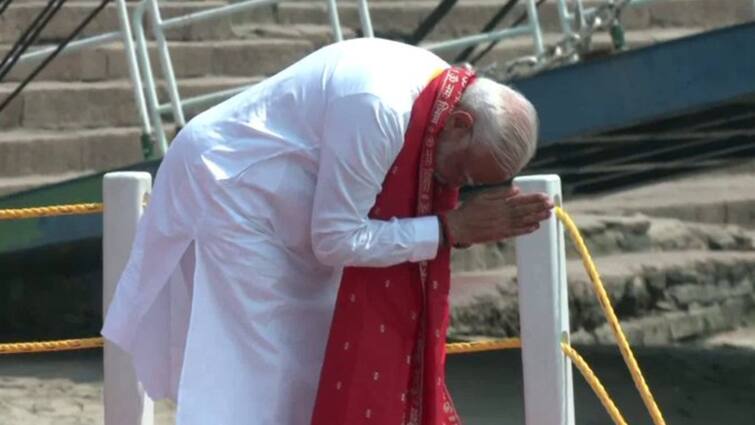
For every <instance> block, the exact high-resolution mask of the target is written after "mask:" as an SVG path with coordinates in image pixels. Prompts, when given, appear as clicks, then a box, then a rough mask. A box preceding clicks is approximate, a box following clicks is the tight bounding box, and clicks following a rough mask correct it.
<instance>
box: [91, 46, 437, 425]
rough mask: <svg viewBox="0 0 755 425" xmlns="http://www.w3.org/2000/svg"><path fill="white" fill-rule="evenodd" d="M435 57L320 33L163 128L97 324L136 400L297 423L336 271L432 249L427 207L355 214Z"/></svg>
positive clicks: (308, 401) (186, 418)
mask: <svg viewBox="0 0 755 425" xmlns="http://www.w3.org/2000/svg"><path fill="white" fill-rule="evenodd" d="M447 66H448V65H447V64H446V63H445V62H443V61H442V60H441V59H439V58H438V57H436V56H435V55H433V54H431V53H429V52H427V51H424V50H421V49H419V48H415V47H410V46H406V45H403V44H399V43H394V42H389V41H384V40H375V39H359V40H353V41H347V42H343V43H339V44H334V45H331V46H328V47H325V48H323V49H320V50H319V51H317V52H315V53H313V54H311V55H309V56H307V57H306V58H304V59H303V60H301V61H300V62H298V63H296V64H294V65H292V66H291V67H289V68H287V69H286V70H284V71H282V72H281V73H279V74H277V75H275V76H274V77H271V78H269V79H268V80H266V81H265V82H263V83H261V84H259V85H257V86H255V87H253V88H251V89H249V90H247V91H244V92H243V93H241V94H239V95H237V96H235V97H233V98H232V99H229V100H228V101H226V102H224V103H222V104H220V105H218V106H216V107H214V108H212V109H210V110H208V111H206V112H204V113H202V114H201V115H199V116H197V117H196V118H194V119H193V120H192V121H191V122H190V123H189V124H188V125H187V126H186V127H185V128H184V129H183V130H182V131H181V133H180V134H179V135H178V136H177V137H176V139H175V140H174V142H173V144H172V145H171V148H170V150H169V151H168V154H167V155H166V157H165V159H164V160H163V163H162V165H161V167H160V171H159V173H158V175H157V179H156V182H155V186H154V190H153V192H152V197H151V200H150V203H149V206H148V208H147V210H146V212H145V214H144V217H143V218H142V220H141V222H140V224H139V227H138V230H137V235H136V240H135V242H134V246H133V250H132V252H131V257H130V259H129V262H128V264H127V266H126V269H125V271H124V272H123V275H122V277H121V280H120V282H119V284H118V288H117V291H116V294H115V297H114V299H113V302H112V304H111V305H110V309H109V311H108V314H107V318H106V321H105V325H104V328H103V330H102V333H103V335H104V336H105V337H106V338H108V339H109V340H111V341H113V342H114V343H116V344H118V345H119V346H121V347H122V348H123V349H125V350H126V351H128V352H130V353H131V355H132V357H133V360H134V366H135V368H136V371H137V375H138V376H139V378H140V380H141V381H142V383H143V384H144V386H145V389H146V390H147V392H148V394H149V395H150V396H151V397H152V398H155V399H160V398H165V397H168V398H172V399H174V400H176V401H177V403H178V412H177V422H178V424H180V425H195V424H196V425H207V424H213V425H235V424H244V425H257V424H259V425H263V424H264V425H271V424H275V425H302V424H308V423H309V421H310V415H311V411H312V407H313V404H314V398H315V395H316V390H317V384H318V378H319V374H320V367H321V363H322V360H323V355H324V351H325V344H326V341H327V337H328V331H329V327H330V321H331V318H332V313H333V306H334V301H335V296H336V293H337V290H338V283H339V281H340V278H341V273H342V270H343V267H344V266H351V265H353V266H378V267H379V266H388V265H392V264H397V263H401V262H405V261H420V260H425V259H431V258H433V257H434V256H435V254H436V251H437V246H438V239H439V231H438V223H437V220H436V219H435V218H434V217H424V218H414V219H394V220H391V221H378V220H370V219H368V218H367V214H368V211H369V210H370V208H371V207H372V205H373V204H374V201H375V196H376V195H377V194H378V193H379V192H380V190H381V184H382V182H383V179H384V178H385V176H386V175H387V173H388V172H390V171H391V170H390V167H391V166H392V164H393V162H394V160H395V158H396V156H397V155H398V153H399V151H400V149H401V147H402V145H403V139H404V133H405V131H406V129H407V126H408V123H409V118H410V112H411V108H412V105H413V102H414V100H415V99H416V98H417V96H418V95H419V93H420V91H421V90H422V89H423V88H424V87H425V85H426V84H427V83H428V82H429V80H430V79H431V78H432V76H433V75H434V74H435V73H436V72H437V71H438V70H439V69H442V68H445V67H447ZM407 184H416V182H407Z"/></svg>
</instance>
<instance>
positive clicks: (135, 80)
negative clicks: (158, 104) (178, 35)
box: [116, 0, 152, 135]
mask: <svg viewBox="0 0 755 425" xmlns="http://www.w3.org/2000/svg"><path fill="white" fill-rule="evenodd" d="M116 7H117V8H118V22H119V24H120V26H121V35H122V38H123V48H124V49H125V51H126V62H127V63H128V75H129V78H131V84H132V86H133V89H134V102H136V109H137V111H138V113H139V118H141V120H142V135H145V134H147V135H148V134H151V133H152V126H151V125H150V122H149V116H148V115H147V104H146V101H145V100H144V88H143V87H142V77H141V75H140V73H139V66H138V65H137V62H136V53H135V51H134V39H133V36H132V34H131V23H130V21H129V19H128V9H127V8H126V0H117V1H116Z"/></svg>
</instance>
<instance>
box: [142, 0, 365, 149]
mask: <svg viewBox="0 0 755 425" xmlns="http://www.w3.org/2000/svg"><path fill="white" fill-rule="evenodd" d="M279 1H280V0H243V1H239V2H236V3H233V4H229V5H225V6H220V7H216V8H213V9H209V10H203V11H199V12H194V13H190V14H187V15H183V16H177V17H174V18H170V19H165V20H161V19H160V18H159V7H158V4H157V0H142V1H141V2H139V4H138V5H137V8H136V10H135V11H134V15H133V22H132V24H133V26H134V32H135V33H136V45H137V57H138V59H139V65H140V67H141V72H142V73H144V78H145V84H146V93H147V97H146V99H147V103H148V106H149V116H150V117H151V119H152V122H153V125H154V127H155V133H156V134H155V136H156V137H157V154H158V155H164V154H165V151H166V150H167V147H168V141H167V138H166V137H165V131H164V129H163V125H162V119H161V117H160V114H161V113H165V112H167V111H172V112H173V116H174V119H175V121H176V122H177V123H178V125H179V126H183V125H185V119H184V115H183V110H184V108H186V107H188V106H190V105H191V106H193V105H199V104H205V103H207V102H211V101H213V100H215V99H219V98H221V99H222V98H226V97H228V95H229V93H232V92H240V91H242V90H244V89H245V88H246V87H243V88H238V89H230V90H222V91H219V92H215V93H209V94H205V95H201V96H196V97H193V98H189V99H185V100H183V101H182V100H181V98H180V95H179V91H178V87H177V84H176V77H175V72H174V71H173V68H172V65H171V60H170V53H169V50H168V47H167V41H166V40H165V36H164V31H165V30H167V29H172V28H177V27H180V26H184V25H189V24H192V23H194V22H199V21H205V20H211V19H218V18H222V17H224V16H229V15H233V14H236V13H239V12H242V11H245V10H250V9H253V8H256V7H260V6H265V5H269V4H274V3H278V2H279ZM147 3H148V5H149V6H150V10H149V12H150V14H151V19H152V20H153V31H154V34H155V38H156V39H157V43H158V56H159V57H160V61H161V64H162V72H163V78H164V79H165V80H166V83H167V86H168V94H169V97H170V102H168V103H166V104H159V101H158V96H157V89H156V85H155V81H154V75H153V73H152V66H151V63H150V60H149V54H148V52H147V48H146V37H145V35H144V24H143V15H144V13H145V12H146V10H145V7H146V6H147ZM362 3H363V4H362ZM359 7H360V9H359V13H360V19H361V20H362V25H363V31H364V32H365V33H371V32H372V24H371V21H370V16H369V9H368V8H367V3H366V1H365V0H360V4H359ZM328 8H329V16H330V23H331V29H332V30H333V34H334V37H335V38H336V39H339V38H341V39H342V38H343V35H342V33H341V29H340V21H339V19H338V10H337V7H336V2H335V0H328ZM155 17H157V18H155ZM233 94H235V93H233Z"/></svg>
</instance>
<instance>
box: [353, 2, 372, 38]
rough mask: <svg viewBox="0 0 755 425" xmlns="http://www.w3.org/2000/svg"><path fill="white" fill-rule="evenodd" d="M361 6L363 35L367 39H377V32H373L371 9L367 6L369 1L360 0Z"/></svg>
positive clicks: (360, 15)
mask: <svg viewBox="0 0 755 425" xmlns="http://www.w3.org/2000/svg"><path fill="white" fill-rule="evenodd" d="M357 4H358V5H359V20H360V21H362V34H364V36H365V37H370V38H372V37H375V32H374V31H372V19H370V8H369V7H368V6H367V0H358V1H357Z"/></svg>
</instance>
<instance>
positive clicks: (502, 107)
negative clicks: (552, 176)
mask: <svg viewBox="0 0 755 425" xmlns="http://www.w3.org/2000/svg"><path fill="white" fill-rule="evenodd" d="M459 106H460V107H461V108H462V109H464V110H467V111H469V112H470V113H471V114H472V115H473V116H474V117H475V123H474V128H473V131H474V139H476V140H477V143H486V144H488V145H489V147H490V148H491V150H492V152H493V155H495V158H496V160H497V162H498V163H499V164H500V165H501V167H503V168H504V169H505V170H506V171H508V172H509V173H510V175H511V176H514V175H515V174H516V173H518V172H519V171H521V169H522V168H524V166H525V165H526V164H527V163H528V162H529V160H530V159H532V156H533V155H534V154H535V149H536V147H537V133H538V118H537V112H536V111H535V107H534V106H532V103H530V101H529V100H527V99H526V98H525V97H524V96H522V94H520V93H519V92H517V91H515V90H513V89H511V88H510V87H507V86H505V85H503V84H499V83H496V82H495V81H492V80H489V79H487V78H478V79H476V80H475V81H474V82H473V83H472V84H470V85H469V86H468V87H467V89H466V90H465V91H464V94H463V95H462V97H461V100H460V102H459Z"/></svg>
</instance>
